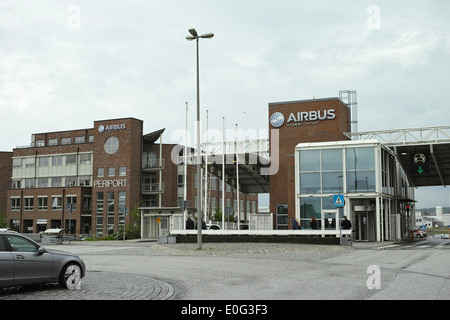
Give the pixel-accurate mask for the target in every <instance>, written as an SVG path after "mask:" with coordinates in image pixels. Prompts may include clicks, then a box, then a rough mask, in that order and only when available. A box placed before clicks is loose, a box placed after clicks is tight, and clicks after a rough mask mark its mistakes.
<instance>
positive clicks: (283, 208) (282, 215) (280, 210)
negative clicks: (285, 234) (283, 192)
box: [277, 204, 289, 230]
mask: <svg viewBox="0 0 450 320" xmlns="http://www.w3.org/2000/svg"><path fill="white" fill-rule="evenodd" d="M288 223H289V220H288V205H287V204H279V205H277V229H278V230H287V229H288Z"/></svg>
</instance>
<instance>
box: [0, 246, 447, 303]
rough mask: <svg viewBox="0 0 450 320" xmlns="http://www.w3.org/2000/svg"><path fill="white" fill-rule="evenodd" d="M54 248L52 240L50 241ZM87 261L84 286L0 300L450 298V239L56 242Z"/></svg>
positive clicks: (1, 295)
mask: <svg viewBox="0 0 450 320" xmlns="http://www.w3.org/2000/svg"><path fill="white" fill-rule="evenodd" d="M49 247H50V246H49ZM52 247H54V248H56V249H58V250H65V251H70V252H73V253H77V254H79V255H80V256H81V257H82V258H83V260H84V261H85V263H86V265H87V272H86V277H85V278H83V279H82V282H81V289H79V290H67V289H62V288H60V287H59V286H58V285H56V284H51V285H41V286H34V287H29V288H7V289H3V290H1V291H0V300H26V299H33V300H40V299H45V300H166V299H169V300H170V299H172V300H198V301H199V300H233V301H235V300H279V299H282V300H299V299H319V300H323V299H344V300H372V299H375V300H378V299H381V300H385V299H389V300H405V299H406V300H414V299H421V300H423V299H425V300H441V299H444V300H446V299H449V298H450V259H449V258H450V240H445V239H444V240H440V239H427V240H420V241H414V242H411V243H401V244H396V243H382V244H380V243H378V244H377V243H354V245H353V247H341V246H323V245H302V244H251V243H237V244H208V243H204V244H203V250H196V244H173V245H159V244H156V243H155V242H132V241H127V242H122V241H115V242H72V243H71V244H64V245H59V246H57V245H53V246H52Z"/></svg>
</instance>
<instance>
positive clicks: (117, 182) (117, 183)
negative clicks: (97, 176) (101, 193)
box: [94, 179, 128, 188]
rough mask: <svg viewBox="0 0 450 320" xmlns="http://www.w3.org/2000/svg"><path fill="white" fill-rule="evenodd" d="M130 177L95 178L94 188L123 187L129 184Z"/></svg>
mask: <svg viewBox="0 0 450 320" xmlns="http://www.w3.org/2000/svg"><path fill="white" fill-rule="evenodd" d="M127 182H128V179H114V180H94V188H110V187H113V188H122V187H126V186H127Z"/></svg>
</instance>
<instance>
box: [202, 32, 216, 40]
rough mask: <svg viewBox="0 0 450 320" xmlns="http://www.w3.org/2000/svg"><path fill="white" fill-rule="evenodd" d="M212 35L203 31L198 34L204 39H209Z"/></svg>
mask: <svg viewBox="0 0 450 320" xmlns="http://www.w3.org/2000/svg"><path fill="white" fill-rule="evenodd" d="M212 37H214V33H205V34H202V35H201V36H200V38H206V39H211V38H212Z"/></svg>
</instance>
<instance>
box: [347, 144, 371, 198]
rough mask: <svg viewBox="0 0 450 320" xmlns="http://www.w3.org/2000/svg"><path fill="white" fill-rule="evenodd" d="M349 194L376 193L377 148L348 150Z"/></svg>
mask: <svg viewBox="0 0 450 320" xmlns="http://www.w3.org/2000/svg"><path fill="white" fill-rule="evenodd" d="M345 157H346V160H345V161H346V168H347V176H346V178H347V192H355V193H356V192H370V191H375V148H374V147H361V148H347V149H346V150H345Z"/></svg>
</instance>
